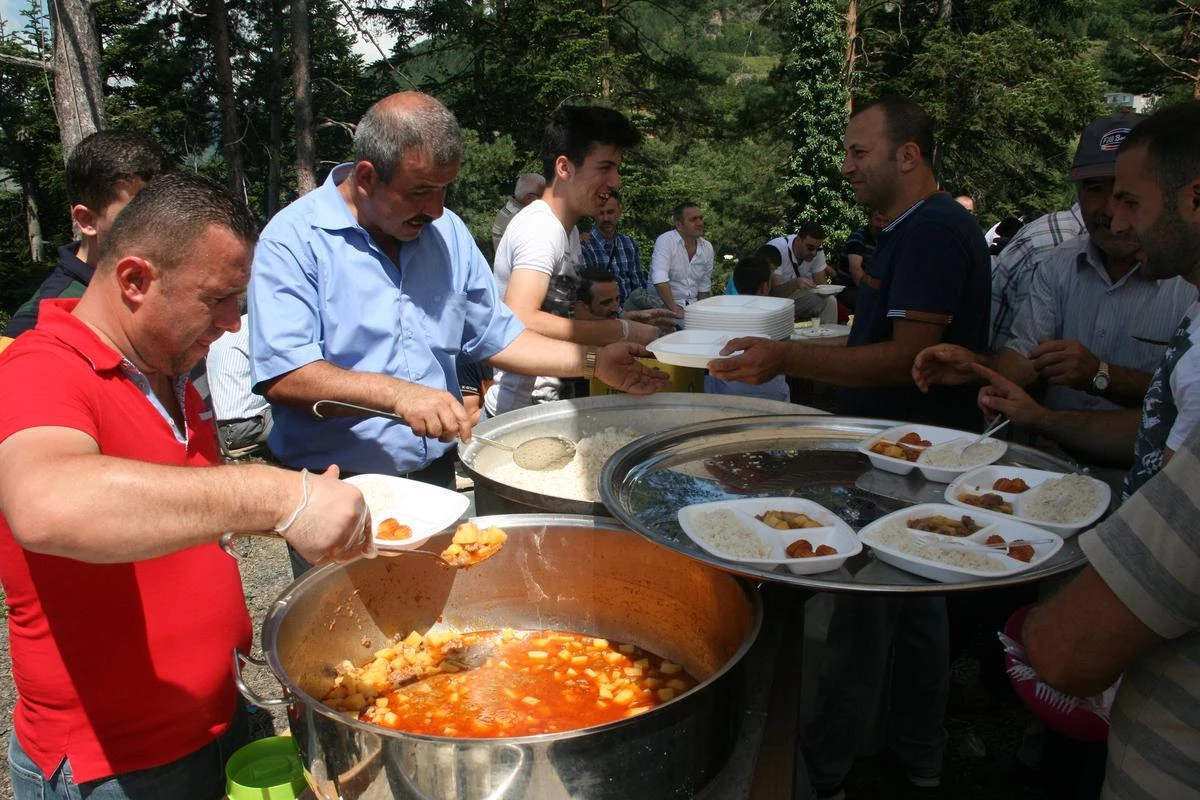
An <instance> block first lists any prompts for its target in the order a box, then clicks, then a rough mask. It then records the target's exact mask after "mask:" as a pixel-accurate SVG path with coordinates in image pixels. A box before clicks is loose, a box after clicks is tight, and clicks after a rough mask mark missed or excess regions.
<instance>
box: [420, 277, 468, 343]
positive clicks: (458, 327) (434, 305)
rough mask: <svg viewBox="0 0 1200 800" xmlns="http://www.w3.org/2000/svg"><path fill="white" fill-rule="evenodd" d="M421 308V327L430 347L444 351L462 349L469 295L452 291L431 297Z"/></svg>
mask: <svg viewBox="0 0 1200 800" xmlns="http://www.w3.org/2000/svg"><path fill="white" fill-rule="evenodd" d="M431 300H432V302H430V303H429V304H427V305H426V306H425V307H423V308H422V309H420V312H421V316H422V322H421V328H422V332H423V333H424V335H425V341H426V342H427V343H428V344H429V347H430V349H432V350H437V351H441V352H444V353H452V354H453V353H458V352H459V351H460V350H462V341H463V331H464V330H465V328H466V324H467V295H466V293H464V292H450V293H447V294H441V295H437V296H435V297H433V298H431Z"/></svg>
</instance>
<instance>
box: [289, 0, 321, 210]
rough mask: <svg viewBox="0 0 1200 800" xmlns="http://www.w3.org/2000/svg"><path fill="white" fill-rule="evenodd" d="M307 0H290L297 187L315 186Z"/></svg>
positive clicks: (300, 190) (301, 191)
mask: <svg viewBox="0 0 1200 800" xmlns="http://www.w3.org/2000/svg"><path fill="white" fill-rule="evenodd" d="M308 32H309V28H308V0H292V89H293V94H294V98H295V106H296V191H297V193H299V194H300V195H305V194H308V193H309V192H311V191H312V190H313V189H315V188H316V187H317V154H316V147H315V145H314V143H313V138H314V137H313V108H312V71H311V62H310V59H309V42H308Z"/></svg>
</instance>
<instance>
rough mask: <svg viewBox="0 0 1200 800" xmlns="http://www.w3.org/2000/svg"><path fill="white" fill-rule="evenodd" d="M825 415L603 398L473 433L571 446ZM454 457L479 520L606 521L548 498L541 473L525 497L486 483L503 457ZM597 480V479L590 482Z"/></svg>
mask: <svg viewBox="0 0 1200 800" xmlns="http://www.w3.org/2000/svg"><path fill="white" fill-rule="evenodd" d="M808 412H812V413H814V414H824V413H825V412H824V411H821V410H819V409H815V408H808V407H807V406H798V405H794V404H791V403H781V402H779V401H776V400H761V399H759V398H756V397H736V396H731V395H718V394H687V393H682V392H663V393H660V394H655V395H649V396H647V397H635V396H633V395H624V394H620V395H605V396H603V397H585V398H580V399H578V400H558V401H555V402H553V403H542V404H540V405H536V406H530V407H529V408H522V409H520V410H518V411H510V412H508V413H507V414H501V415H500V416H498V417H493V418H492V419H488V420H484V421H483V422H481V423H479V424H478V425H477V426H475V430H476V432H478V433H480V434H482V435H484V436H487V437H488V438H491V439H497V440H499V441H501V442H505V443H508V444H513V445H517V444H520V443H521V442H523V441H525V440H527V439H529V438H531V437H534V436H565V437H567V438H568V439H571V440H573V441H578V440H579V439H582V438H583V437H585V436H588V435H591V434H594V433H597V432H599V431H602V430H604V429H605V428H610V427H611V428H618V429H625V428H632V429H633V430H636V431H638V432H639V433H643V434H647V433H661V432H662V431H665V430H668V429H670V428H676V427H678V426H680V425H690V424H692V423H696V422H706V421H709V420H715V419H725V418H727V417H745V416H750V415H754V414H804V413H808ZM458 454H459V458H460V460H461V461H462V464H463V467H464V468H465V469H466V471H467V472H468V473H469V474H470V475H471V477H472V479H474V481H475V509H476V511H477V512H478V513H480V514H513V513H522V512H534V513H537V512H544V511H553V512H558V513H563V514H595V515H600V516H609V512H608V510H607V509H606V508H605V507H604V504H603V503H602V502H600V501H599V500H597V501H595V502H591V501H587V500H576V499H571V498H568V497H562V496H559V495H556V494H555V490H554V483H553V475H552V473H547V475H546V480H545V482H544V488H539V489H538V490H536V491H534V490H530V489H525V488H521V487H518V486H514V485H512V484H511V483H506V482H504V481H501V480H497V479H496V478H494V477H493V476H492V473H494V472H495V470H496V468H497V467H499V466H500V465H501V464H507V463H508V461H509V460H510V459H511V456H510V455H509V454H508V453H506V452H504V451H503V450H498V449H497V448H494V447H487V446H486V445H482V444H479V443H478V442H472V443H470V444H466V445H463V444H460V445H459V447H458ZM596 477H597V479H599V475H597V476H596Z"/></svg>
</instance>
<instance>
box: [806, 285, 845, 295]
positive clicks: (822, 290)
mask: <svg viewBox="0 0 1200 800" xmlns="http://www.w3.org/2000/svg"><path fill="white" fill-rule="evenodd" d="M845 288H846V287H845V286H842V285H841V284H840V283H819V284H817V285H816V286H815V287H813V291H814V292H815V293H817V294H838V293H839V292H841V291H842V290H843V289H845Z"/></svg>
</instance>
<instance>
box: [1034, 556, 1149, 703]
mask: <svg viewBox="0 0 1200 800" xmlns="http://www.w3.org/2000/svg"><path fill="white" fill-rule="evenodd" d="M1023 637H1024V642H1025V649H1026V652H1027V653H1028V654H1029V663H1030V664H1031V665H1032V666H1033V668H1034V669H1036V670H1037V671H1038V675H1040V676H1041V678H1042V680H1044V681H1045V682H1046V683H1048V684H1050V685H1051V686H1053V687H1054V688H1056V689H1058V690H1060V691H1063V692H1066V693H1067V694H1070V695H1074V696H1076V697H1090V696H1092V695H1094V694H1099V693H1100V692H1102V691H1104V690H1105V689H1107V688H1108V687H1109V686H1111V685H1112V684H1113V682H1114V681H1115V680H1116V679H1117V678H1118V677H1120V675H1121V673H1122V672H1124V671H1125V669H1126V668H1128V667H1129V665H1130V664H1132V663H1133V662H1134V661H1135V660H1136V659H1137V658H1138V656H1140V655H1141V654H1142V653H1144V652H1146V650H1148V649H1150V648H1151V647H1153V646H1154V645H1156V644H1158V643H1159V642H1161V641H1162V638H1161V637H1159V636H1158V635H1157V634H1156V633H1154V631H1152V630H1150V629H1149V628H1148V627H1146V626H1145V625H1144V624H1143V623H1142V621H1141V620H1139V619H1138V618H1137V617H1136V616H1134V614H1133V612H1131V611H1130V610H1129V609H1128V608H1127V607H1126V606H1125V604H1124V603H1122V602H1121V600H1120V599H1119V598H1118V597H1117V596H1116V595H1115V594H1113V592H1112V590H1111V589H1109V588H1108V584H1106V583H1105V582H1104V579H1103V578H1101V577H1100V574H1099V573H1098V572H1096V570H1095V569H1093V568H1092V567H1090V566H1089V567H1085V568H1084V570H1083V572H1081V573H1080V574H1079V575H1078V576H1077V577H1076V578H1075V579H1074V580H1073V581H1071V582H1070V583H1069V584H1067V585H1066V586H1065V587H1064V588H1063V589H1062V591H1060V592H1059V593H1058V594H1056V595H1054V597H1052V598H1050V600H1048V601H1047V602H1045V603H1043V604H1042V605H1040V606H1038V607H1037V608H1035V609H1034V610H1033V611H1032V612H1031V613H1030V615H1029V617H1028V618H1027V619H1026V620H1025V630H1024V633H1023Z"/></svg>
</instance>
